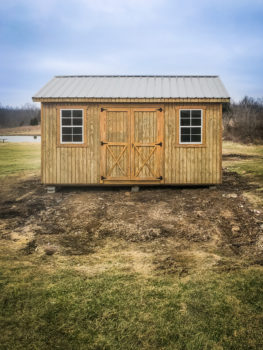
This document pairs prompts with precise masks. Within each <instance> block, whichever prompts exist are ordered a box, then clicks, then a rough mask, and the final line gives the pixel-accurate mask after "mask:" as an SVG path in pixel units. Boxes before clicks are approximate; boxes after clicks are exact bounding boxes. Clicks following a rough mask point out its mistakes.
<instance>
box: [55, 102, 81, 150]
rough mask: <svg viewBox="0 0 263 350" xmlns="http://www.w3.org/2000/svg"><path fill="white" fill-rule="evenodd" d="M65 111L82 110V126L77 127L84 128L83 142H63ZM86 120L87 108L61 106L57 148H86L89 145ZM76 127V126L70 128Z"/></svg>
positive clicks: (58, 117)
mask: <svg viewBox="0 0 263 350" xmlns="http://www.w3.org/2000/svg"><path fill="white" fill-rule="evenodd" d="M63 110H70V111H72V110H82V121H83V123H82V126H80V125H76V127H81V128H82V142H73V141H72V142H62V111H63ZM86 118H87V108H86V107H85V106H74V105H70V106H69V105H68V106H59V107H57V147H86V145H87V133H86ZM68 127H75V126H68Z"/></svg>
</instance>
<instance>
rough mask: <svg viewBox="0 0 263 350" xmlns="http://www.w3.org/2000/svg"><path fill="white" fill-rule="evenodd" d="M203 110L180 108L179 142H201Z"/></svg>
mask: <svg viewBox="0 0 263 350" xmlns="http://www.w3.org/2000/svg"><path fill="white" fill-rule="evenodd" d="M202 119H203V111H202V110H201V109H181V110H180V135H179V137H180V144H184V143H190V144H201V143H202V123H203V120H202Z"/></svg>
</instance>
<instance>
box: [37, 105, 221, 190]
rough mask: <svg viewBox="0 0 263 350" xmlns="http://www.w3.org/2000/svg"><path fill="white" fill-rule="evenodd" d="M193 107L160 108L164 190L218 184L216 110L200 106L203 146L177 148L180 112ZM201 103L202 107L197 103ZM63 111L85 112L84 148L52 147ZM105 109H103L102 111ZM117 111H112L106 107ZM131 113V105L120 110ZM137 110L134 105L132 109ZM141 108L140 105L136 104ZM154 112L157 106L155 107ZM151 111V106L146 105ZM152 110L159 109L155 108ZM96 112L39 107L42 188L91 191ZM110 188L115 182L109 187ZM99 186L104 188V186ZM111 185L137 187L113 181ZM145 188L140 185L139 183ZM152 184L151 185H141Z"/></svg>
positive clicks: (97, 150)
mask: <svg viewBox="0 0 263 350" xmlns="http://www.w3.org/2000/svg"><path fill="white" fill-rule="evenodd" d="M198 102H199V103H196V104H193V103H191V104H190V103H189V102H188V103H183V101H182V100H181V101H180V103H165V104H164V105H162V107H163V108H164V113H163V116H164V154H163V156H164V161H163V163H164V169H163V178H164V179H163V182H164V183H165V184H216V183H220V182H221V162H222V159H221V157H222V153H221V152H222V125H221V123H222V121H221V119H222V105H221V103H202V106H205V107H206V108H205V124H204V127H205V130H204V132H205V143H204V144H203V145H201V146H200V145H199V146H198V147H195V146H192V147H187V146H186V145H179V144H178V132H179V130H178V129H179V125H178V123H179V120H178V115H179V114H178V113H179V108H180V107H182V106H183V107H186V106H189V107H194V106H201V104H200V101H198ZM202 102H204V101H202ZM62 106H63V107H65V106H72V107H74V106H78V107H82V108H84V109H85V112H86V115H87V119H86V126H85V131H86V144H85V147H76V146H74V147H69V146H68V145H67V147H63V145H59V147H58V146H57V137H58V136H57V135H59V130H58V123H57V113H58V112H57V110H58V108H61V107H62ZM103 106H105V105H103ZM109 106H111V107H117V106H118V105H116V104H115V105H109ZM125 106H126V107H128V108H134V107H135V106H136V105H135V104H130V105H127V104H126V105H125ZM137 106H138V104H137ZM139 106H141V107H146V105H145V104H140V105H139ZM156 106H157V105H156ZM149 107H153V104H151V105H149ZM158 107H160V105H159V104H158ZM100 108H101V105H99V104H97V103H83V104H80V101H79V100H78V103H75V104H74V103H65V101H64V102H63V103H42V108H41V112H42V157H41V158H42V165H41V170H42V171H41V173H42V182H43V183H44V184H54V185H71V184H72V185H73V184H76V185H84V184H90V185H96V184H101V183H100V176H101V170H100V163H101V160H100V159H101V144H100V141H101V136H100V113H101V112H100ZM115 182H116V181H115ZM104 183H105V184H107V183H110V182H107V181H105V182H104ZM117 183H120V184H125V183H134V184H135V183H138V181H130V182H127V181H119V182H117ZM143 183H145V182H143ZM147 183H149V184H150V183H153V182H150V181H149V182H147Z"/></svg>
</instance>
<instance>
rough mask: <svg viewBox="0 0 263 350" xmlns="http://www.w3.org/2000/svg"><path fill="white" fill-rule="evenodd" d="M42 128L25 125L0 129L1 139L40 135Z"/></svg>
mask: <svg viewBox="0 0 263 350" xmlns="http://www.w3.org/2000/svg"><path fill="white" fill-rule="evenodd" d="M40 134H41V126H40V125H25V126H17V127H15V128H0V138H1V136H3V135H4V136H8V135H17V136H18V135H19V136H20V135H37V136H38V135H40Z"/></svg>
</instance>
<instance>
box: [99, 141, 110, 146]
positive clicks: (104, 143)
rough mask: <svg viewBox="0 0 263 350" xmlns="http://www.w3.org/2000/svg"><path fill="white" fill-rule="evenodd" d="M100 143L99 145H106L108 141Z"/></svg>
mask: <svg viewBox="0 0 263 350" xmlns="http://www.w3.org/2000/svg"><path fill="white" fill-rule="evenodd" d="M100 144H101V146H103V145H107V144H108V142H104V141H100Z"/></svg>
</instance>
